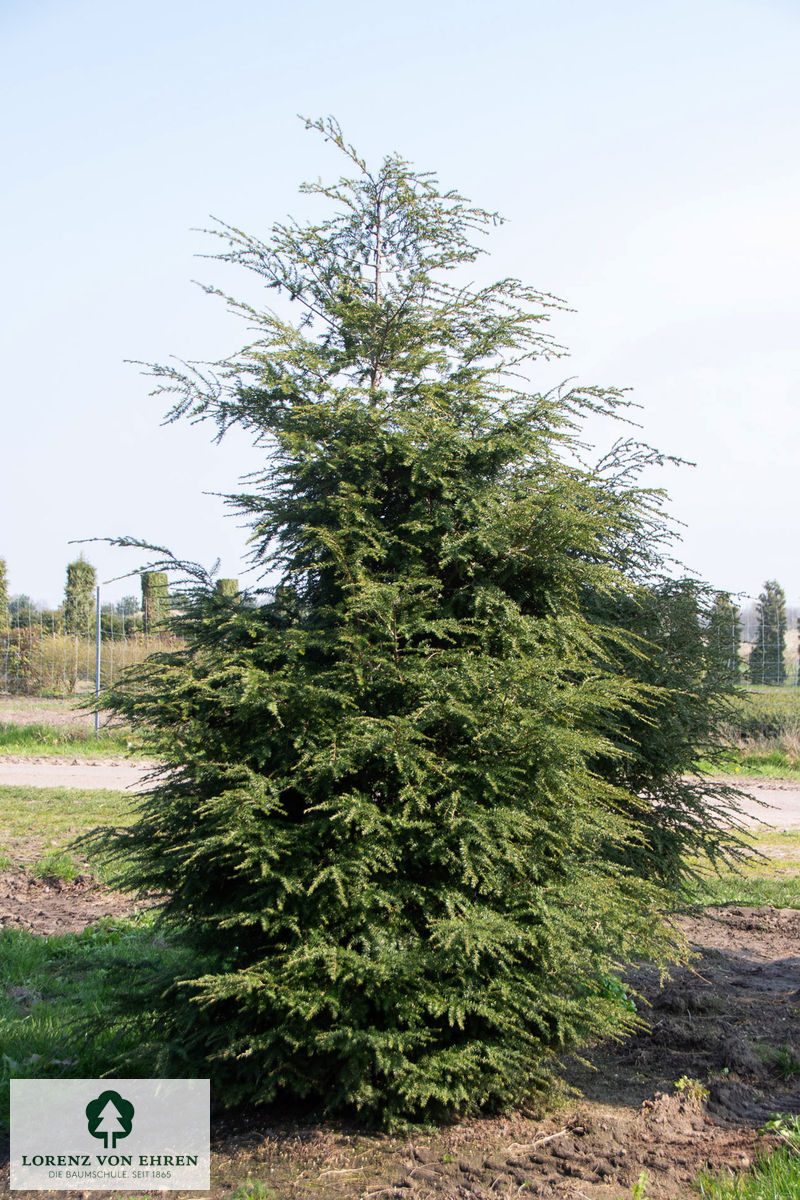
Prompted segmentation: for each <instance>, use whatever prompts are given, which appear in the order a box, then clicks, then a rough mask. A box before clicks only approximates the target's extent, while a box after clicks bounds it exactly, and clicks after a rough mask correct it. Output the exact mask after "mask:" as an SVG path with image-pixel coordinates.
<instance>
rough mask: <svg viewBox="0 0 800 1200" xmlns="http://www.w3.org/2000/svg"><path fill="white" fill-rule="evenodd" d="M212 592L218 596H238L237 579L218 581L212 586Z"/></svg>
mask: <svg viewBox="0 0 800 1200" xmlns="http://www.w3.org/2000/svg"><path fill="white" fill-rule="evenodd" d="M214 591H215V592H216V593H217V595H218V596H238V594H239V580H238V579H218V580H217V581H216V583H215V584H214Z"/></svg>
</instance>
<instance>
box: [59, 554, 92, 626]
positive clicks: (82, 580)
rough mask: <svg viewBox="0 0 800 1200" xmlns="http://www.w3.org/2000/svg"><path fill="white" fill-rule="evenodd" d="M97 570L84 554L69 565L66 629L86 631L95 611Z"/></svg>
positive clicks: (65, 596) (65, 598)
mask: <svg viewBox="0 0 800 1200" xmlns="http://www.w3.org/2000/svg"><path fill="white" fill-rule="evenodd" d="M96 587H97V572H96V571H95V569H94V567H93V566H92V565H91V563H88V562H86V560H85V558H84V557H83V555H81V557H80V558H78V559H76V561H75V562H72V563H70V564H69V565H68V567H67V582H66V587H65V589H64V631H65V633H70V634H81V633H86V632H87V630H88V629H89V626H90V622H91V619H92V614H93V613H94V603H95V595H94V592H95V588H96Z"/></svg>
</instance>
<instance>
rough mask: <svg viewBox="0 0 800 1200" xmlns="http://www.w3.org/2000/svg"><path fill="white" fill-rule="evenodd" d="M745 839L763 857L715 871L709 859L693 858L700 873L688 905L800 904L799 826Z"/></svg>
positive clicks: (776, 906)
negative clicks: (733, 868) (733, 869)
mask: <svg viewBox="0 0 800 1200" xmlns="http://www.w3.org/2000/svg"><path fill="white" fill-rule="evenodd" d="M747 841H748V843H749V844H750V846H752V848H753V849H754V850H756V851H759V852H760V853H761V854H762V855H763V856H764V857H763V858H754V859H752V860H751V861H750V862H749V863H748V864H747V865H746V866H744V867H742V869H741V870H740V871H730V870H726V871H721V872H720V873H716V872H714V871H713V869H712V868H711V867H710V865H709V864H708V862H705V861H702V860H697V861H695V863H694V864H693V865H694V866H695V867H696V868H697V869H698V870H699V871H700V872H701V873H702V875H701V878H700V879H698V880H697V881H696V882H694V883H693V884H692V885H691V886H690V888H689V890H688V895H687V904H688V905H690V906H692V907H694V906H699V907H707V906H708V905H713V904H744V905H746V906H747V907H753V908H759V907H761V906H762V905H765V906H769V907H772V908H800V830H790V831H787V832H779V831H777V830H774V829H771V830H768V831H761V832H759V833H754V834H750V835H749V836H748V838H747ZM681 907H684V906H683V905H681Z"/></svg>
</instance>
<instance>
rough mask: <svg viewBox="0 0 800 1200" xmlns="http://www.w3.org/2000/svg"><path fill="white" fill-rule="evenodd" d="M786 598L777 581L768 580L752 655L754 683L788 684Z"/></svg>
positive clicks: (762, 596)
mask: <svg viewBox="0 0 800 1200" xmlns="http://www.w3.org/2000/svg"><path fill="white" fill-rule="evenodd" d="M785 650H786V597H785V595H784V592H783V588H782V587H781V585H780V584H779V583H778V582H777V580H775V579H768V580H767V582H766V583H765V584H764V590H763V592H762V593H761V595H760V596H759V597H758V632H757V634H756V642H755V645H754V646H753V649H752V650H751V652H750V661H749V673H750V681H751V683H768V684H775V685H780V684H782V683H785V682H786V665H785V663H784V661H783V655H784V652H785Z"/></svg>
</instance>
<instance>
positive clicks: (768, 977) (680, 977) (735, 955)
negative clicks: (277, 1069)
mask: <svg viewBox="0 0 800 1200" xmlns="http://www.w3.org/2000/svg"><path fill="white" fill-rule="evenodd" d="M9 875H12V876H14V878H12V879H10V880H9V878H8V876H9ZM23 875H24V873H23V872H13V873H12V872H9V873H7V874H6V876H4V877H2V880H0V885H1V886H2V890H0V920H4V921H5V922H13V923H17V924H19V925H25V926H26V927H28V928H31V929H34V930H36V931H37V932H42V933H44V932H64V931H66V930H67V929H72V930H74V929H76V928H78V927H79V926H80V923H81V922H83V923H84V924H86V923H89V922H92V921H94V920H96V919H97V918H98V916H100V915H106V914H112V913H113V914H119V913H122V912H126V911H127V912H130V911H131V904H130V902H129V901H124V900H122V899H121V898H120V897H114V896H112V895H110V894H108V893H103V891H102V889H100V888H97V887H96V886H94V885H92V884H91V882H89V881H87V880H85V879H80V880H76V881H74V882H73V883H70V884H60V885H54V884H52V883H50V884H48V883H46V882H45V883H42V882H41V881H34V880H32V879H31V878H30V877H25V878H21V876H23ZM48 888H49V890H47V889H48ZM678 924H679V925H680V927H681V928H682V929H683V931H684V932H685V934H686V936H687V938H688V939H689V942H690V944H691V946H692V948H693V950H694V954H695V957H694V959H693V960H692V962H691V964H690V965H689V966H684V967H680V968H676V970H675V971H674V973H673V976H672V979H671V980H669V981H668V982H666V983H664V984H663V985H662V983H661V982H660V981H659V979H658V977H657V975H656V974H655V972H653V971H652V970H651V969H644V970H641V971H640V972H639V973H638V974H637V975H636V977H635V978H634V979H632V984H633V985H634V986H635V987H636V988H637V989H638V991H639V993H640V1000H639V1008H640V1012H641V1013H642V1015H643V1016H645V1018H646V1019H647V1021H648V1022H649V1028H648V1029H647V1030H643V1031H641V1032H639V1033H637V1034H636V1035H635V1036H633V1037H631V1038H629V1039H628V1040H626V1041H625V1042H624V1043H622V1044H621V1045H609V1044H601V1045H597V1046H594V1047H591V1048H590V1049H589V1050H588V1051H587V1058H588V1060H589V1062H590V1063H591V1066H589V1065H587V1064H586V1063H583V1062H579V1061H577V1060H573V1061H570V1062H568V1063H567V1064H566V1069H567V1079H568V1082H569V1084H570V1085H571V1086H572V1087H573V1088H576V1089H579V1090H580V1092H581V1093H582V1098H580V1099H574V1098H573V1099H569V1100H565V1099H562V1100H561V1101H558V1102H555V1101H554V1102H553V1103H552V1104H551V1106H550V1108H549V1111H547V1112H543V1113H542V1114H527V1115H522V1114H518V1115H515V1116H513V1117H497V1118H494V1119H486V1118H484V1119H476V1120H470V1121H465V1122H463V1123H460V1124H455V1125H452V1126H449V1127H447V1128H444V1129H440V1130H438V1131H436V1132H435V1133H425V1134H419V1135H414V1136H401V1137H390V1136H387V1135H375V1134H372V1133H369V1132H368V1131H365V1130H364V1129H363V1128H360V1127H358V1126H356V1125H348V1124H344V1123H331V1122H323V1123H310V1122H307V1121H305V1122H304V1121H299V1120H297V1121H293V1120H287V1119H286V1118H285V1114H277V1113H274V1112H273V1113H270V1112H265V1111H263V1110H262V1111H255V1110H253V1111H239V1112H236V1113H234V1114H228V1115H219V1116H217V1118H216V1120H215V1122H214V1127H213V1146H214V1154H213V1164H214V1166H213V1175H212V1184H213V1186H212V1190H211V1193H210V1196H211V1197H212V1200H221V1198H222V1197H225V1196H228V1195H229V1194H230V1193H231V1192H232V1191H233V1190H234V1189H235V1188H236V1187H237V1186H238V1185H240V1184H241V1183H243V1182H245V1181H246V1180H248V1179H252V1180H258V1181H260V1182H262V1183H263V1184H265V1185H266V1186H267V1187H269V1188H271V1189H272V1192H271V1193H267V1194H268V1195H271V1196H273V1197H274V1200H311V1198H312V1197H316V1198H317V1200H343V1198H350V1197H352V1198H353V1200H355V1198H359V1200H367V1198H374V1200H379V1198H380V1200H383V1198H384V1197H408V1198H414V1200H498V1198H500V1197H503V1198H510V1197H516V1196H526V1195H527V1196H539V1197H552V1198H553V1200H618V1198H620V1197H629V1196H630V1194H631V1188H632V1186H633V1184H634V1183H635V1182H636V1180H637V1179H638V1178H639V1175H640V1173H641V1172H642V1171H643V1170H645V1171H647V1173H648V1177H649V1183H648V1196H649V1197H651V1200H679V1198H684V1197H687V1198H688V1197H689V1196H691V1195H696V1193H692V1191H691V1184H692V1182H693V1181H694V1180H695V1179H696V1177H697V1174H698V1172H699V1171H700V1170H702V1169H703V1168H711V1169H714V1170H718V1169H721V1168H725V1167H728V1168H731V1169H733V1170H740V1169H742V1168H744V1167H746V1166H747V1165H748V1164H749V1163H750V1162H751V1161H752V1159H753V1155H754V1152H755V1150H756V1148H757V1147H758V1146H759V1145H765V1144H768V1143H765V1141H764V1139H763V1138H762V1137H760V1136H759V1135H758V1132H757V1130H758V1128H759V1126H760V1125H761V1124H762V1123H763V1121H764V1120H765V1119H766V1118H767V1117H768V1116H769V1115H770V1114H771V1113H773V1112H777V1111H780V1112H800V1074H795V1073H793V1072H794V1066H793V1064H795V1063H796V1062H797V1058H798V1057H800V1027H799V1026H798V1017H800V912H798V911H796V910H793V909H783V910H779V909H769V908H760V909H748V908H740V907H730V908H727V909H718V910H706V912H705V913H703V914H702V915H698V916H692V917H689V916H684V917H681V918H679V919H678ZM787 1074H788V1078H787V1077H786V1076H787ZM681 1079H688V1080H690V1081H694V1082H690V1083H689V1084H688V1085H686V1090H684V1091H681V1090H678V1089H676V1087H675V1084H676V1083H677V1082H678V1081H679V1080H681ZM701 1087H703V1088H705V1089H707V1093H708V1094H707V1095H703V1094H702V1092H701V1091H700V1088H701ZM6 1169H7V1168H6ZM5 1179H6V1180H7V1175H6V1176H5ZM0 1186H2V1184H1V1183H0ZM6 1186H7V1185H6ZM18 1194H19V1195H20V1196H21V1197H22V1196H25V1195H29V1196H30V1197H31V1200H33V1197H34V1196H39V1197H47V1196H51V1193H41V1192H40V1193H18ZM72 1194H73V1195H76V1194H77V1193H72ZM91 1194H92V1195H93V1196H97V1197H107V1198H108V1200H110V1198H111V1196H112V1195H113V1193H110V1192H102V1193H100V1192H94V1193H91ZM197 1194H200V1193H197ZM203 1194H205V1195H209V1193H203ZM84 1195H85V1196H88V1195H89V1193H84ZM175 1195H177V1193H175ZM63 1196H64V1193H52V1200H58V1197H63ZM265 1200H266V1198H265Z"/></svg>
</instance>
